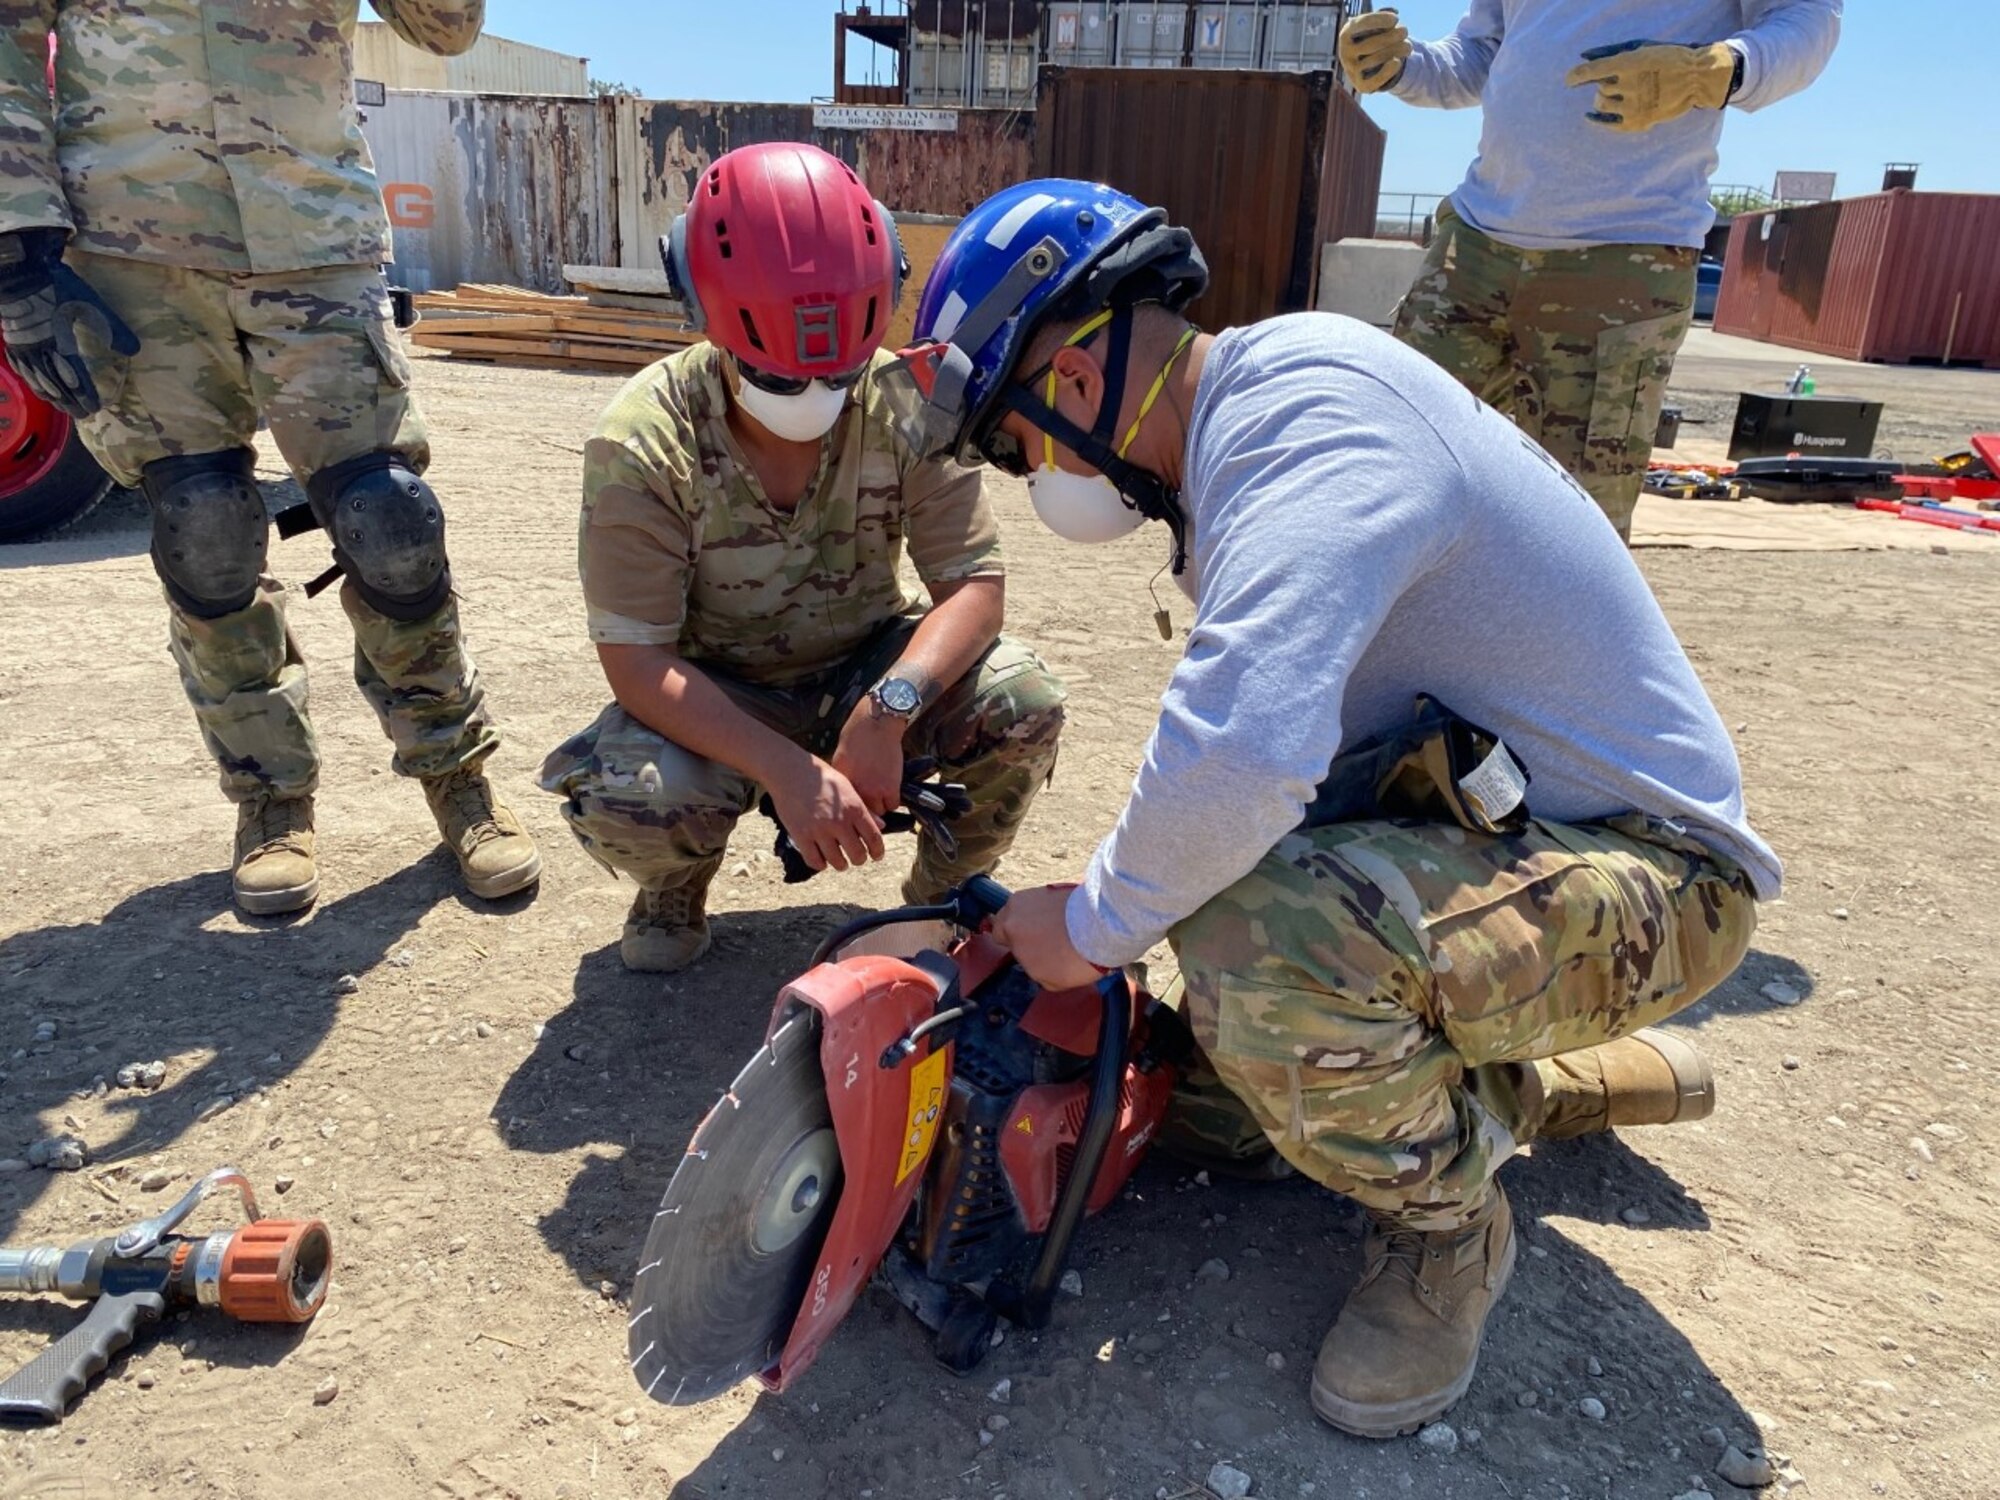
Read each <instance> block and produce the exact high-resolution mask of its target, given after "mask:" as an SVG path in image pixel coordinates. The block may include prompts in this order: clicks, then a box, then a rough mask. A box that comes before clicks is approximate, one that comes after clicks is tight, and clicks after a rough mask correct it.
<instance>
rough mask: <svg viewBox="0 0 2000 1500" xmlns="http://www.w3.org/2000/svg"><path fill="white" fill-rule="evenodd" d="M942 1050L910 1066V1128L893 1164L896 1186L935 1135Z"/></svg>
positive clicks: (940, 1098) (940, 1100)
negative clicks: (900, 1155) (898, 1157)
mask: <svg viewBox="0 0 2000 1500" xmlns="http://www.w3.org/2000/svg"><path fill="white" fill-rule="evenodd" d="M944 1059H945V1054H944V1049H943V1048H942V1047H940V1048H939V1049H938V1050H937V1051H935V1052H933V1053H932V1054H931V1055H930V1056H929V1057H927V1058H925V1059H924V1060H923V1061H922V1062H920V1063H918V1064H917V1065H916V1066H915V1067H914V1068H912V1069H910V1113H909V1124H910V1131H909V1134H908V1135H907V1136H905V1137H904V1139H903V1159H902V1160H901V1161H900V1162H898V1163H897V1165H896V1183H897V1185H898V1186H899V1187H900V1186H901V1185H902V1182H903V1179H904V1178H906V1177H908V1176H909V1175H910V1174H911V1173H912V1172H914V1171H916V1169H917V1167H918V1166H919V1165H920V1164H921V1163H922V1162H923V1159H924V1158H925V1157H926V1156H928V1155H930V1150H931V1141H932V1140H933V1139H934V1138H935V1137H936V1135H937V1123H938V1112H939V1110H940V1109H941V1108H942V1107H943V1105H944Z"/></svg>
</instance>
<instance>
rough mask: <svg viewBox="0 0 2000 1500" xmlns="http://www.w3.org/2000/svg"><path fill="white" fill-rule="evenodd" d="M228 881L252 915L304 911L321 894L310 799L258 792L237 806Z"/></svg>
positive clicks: (273, 915)
mask: <svg viewBox="0 0 2000 1500" xmlns="http://www.w3.org/2000/svg"><path fill="white" fill-rule="evenodd" d="M229 884H230V889H231V891H232V893H233V894H234V895H235V897H236V904H237V905H238V906H240V907H241V908H243V910H244V911H246V912H248V913H249V914H250V915H251V916H253V917H275V916H279V915H281V914H282V913H284V912H289V911H303V910H304V909H305V908H306V907H308V906H311V905H312V904H313V901H314V899H315V898H317V897H318V895H319V870H318V868H317V867H316V866H315V865H314V864H313V800H312V798H311V797H282V798H281V797H271V796H262V795H260V796H255V797H252V798H250V800H249V801H247V802H239V803H237V804H236V862H235V864H234V865H232V866H231V867H230V875H229Z"/></svg>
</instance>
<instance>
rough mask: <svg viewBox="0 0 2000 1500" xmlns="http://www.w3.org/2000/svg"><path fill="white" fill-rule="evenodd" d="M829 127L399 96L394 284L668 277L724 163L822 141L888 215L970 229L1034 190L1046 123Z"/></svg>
mask: <svg viewBox="0 0 2000 1500" xmlns="http://www.w3.org/2000/svg"><path fill="white" fill-rule="evenodd" d="M889 114H890V116H891V120H892V123H891V124H890V125H887V126H879V127H878V126H871V127H869V128H865V129H850V128H846V127H844V126H834V125H827V126H824V127H822V126H821V125H819V124H817V123H816V121H815V117H816V111H815V109H814V107H813V106H812V105H809V104H722V103H711V102H706V101H663V100H650V99H635V98H631V97H618V98H604V99H523V98H510V97H502V96H498V95H490V94H455V93H440V92H427V91H411V90H393V89H392V90H390V91H389V94H388V98H387V103H386V104H384V105H379V106H374V107H371V108H369V109H368V110H366V111H364V116H365V118H364V121H363V126H362V129H363V132H364V134H365V135H366V136H367V139H368V143H369V146H370V148H371V150H372V151H373V153H374V157H375V163H376V170H377V172H378V174H379V176H380V178H381V182H382V196H383V200H384V202H385V203H386V204H387V206H388V210H389V219H390V225H391V229H392V232H393V234H394V236H395V249H396V276H397V279H398V280H399V281H400V282H401V283H402V284H404V285H406V286H410V287H412V288H414V289H416V290H418V291H426V290H431V289H434V288H442V287H450V286H456V285H458V284H459V283H461V282H466V281H479V282H500V283H505V284H509V285H514V286H524V287H532V288H535V289H537V290H540V291H550V292H556V291H562V290H564V286H563V280H562V267H563V266H565V265H607V266H629V267H634V268H639V269H645V270H654V269H657V268H658V266H659V263H660V262H659V239H660V236H661V235H663V234H665V233H666V232H667V229H668V227H669V226H670V225H671V224H672V223H673V220H674V216H675V215H676V214H678V213H680V212H681V210H682V209H684V208H685V207H686V206H687V200H688V194H689V192H690V191H692V189H693V187H694V184H695V182H696V181H697V180H698V179H699V177H700V175H701V173H702V172H704V171H705V170H707V168H708V165H709V163H710V162H712V161H714V160H715V158H716V157H718V156H720V155H722V154H723V153H724V152H725V151H729V150H732V149H734V148H735V147H737V146H747V145H751V144H753V143H755V142H758V141H811V142H812V143H813V144H815V145H817V146H820V147H821V148H823V149H824V150H827V151H830V152H832V153H833V154H834V155H835V156H838V157H839V158H841V160H843V161H845V162H847V163H848V164H849V165H850V166H852V167H853V168H854V169H855V171H856V172H858V173H859V174H860V175H861V178H862V180H863V181H864V182H866V183H867V184H868V186H869V189H870V191H872V192H873V193H874V194H875V196H876V197H878V198H880V199H881V200H882V201H883V202H884V203H886V204H887V205H888V206H889V207H890V208H892V209H896V210H900V211H905V212H910V213H923V214H944V215H948V216H951V217H953V218H956V217H958V216H960V215H963V214H964V213H965V212H966V211H967V210H968V209H970V208H971V207H972V206H973V205H974V204H976V203H979V202H980V201H982V200H983V199H985V198H986V197H988V196H990V195H991V194H993V193H995V192H997V191H999V189H1000V188H1002V187H1004V186H1006V185H1008V184H1009V183H1014V182H1019V181H1021V180H1022V179H1024V178H1026V177H1028V176H1029V175H1031V170H1032V140H1033V135H1034V117H1033V116H1032V115H1030V114H1024V113H1023V112H1021V111H1019V110H1004V111H1003V110H972V109H964V110H957V111H955V112H953V114H952V115H951V116H950V120H951V124H950V128H948V129H903V128H896V126H897V125H900V124H903V123H908V122H904V121H901V120H899V119H897V118H896V112H895V111H890V112H889Z"/></svg>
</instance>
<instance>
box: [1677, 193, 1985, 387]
mask: <svg viewBox="0 0 2000 1500" xmlns="http://www.w3.org/2000/svg"><path fill="white" fill-rule="evenodd" d="M1715 329H1716V332H1718V333H1734V334H1740V335H1743V336H1744V337H1746V338H1753V339H1765V340H1768V341H1769V342H1771V343H1775V344H1786V345H1789V346H1791V347H1792V348H1795V349H1806V350H1810V351H1812V352H1813V353H1815V354H1831V355H1835V356H1838V357H1840V358H1843V359H1867V360H1881V361H1885V362H1887V363H1890V364H1953V365H1983V366H1985V367H1986V368H1988V369H2000V195H1994V194H1980V193H1917V192H1911V191H1910V190H1908V189H1906V188H1898V189H1897V190H1896V191H1894V192H1889V193H1874V194H1871V195H1869V196H1868V197H1865V198H1844V199H1839V200H1837V201H1835V202H1832V203H1815V204H1811V205H1809V206H1807V207H1804V208H1781V209H1774V210H1772V211H1770V212H1768V213H1761V214H1745V215H1744V216H1742V217H1741V218H1739V219H1737V220H1736V223H1735V225H1734V227H1733V228H1732V229H1731V231H1730V235H1729V255H1728V259H1727V262H1726V264H1725V267H1724V270H1723V276H1722V292H1721V295H1720V297H1719V298H1718V299H1717V302H1716V308H1715Z"/></svg>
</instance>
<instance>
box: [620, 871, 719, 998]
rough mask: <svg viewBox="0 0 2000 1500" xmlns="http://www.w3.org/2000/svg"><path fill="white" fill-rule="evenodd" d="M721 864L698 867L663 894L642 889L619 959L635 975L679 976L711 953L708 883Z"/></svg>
mask: <svg viewBox="0 0 2000 1500" xmlns="http://www.w3.org/2000/svg"><path fill="white" fill-rule="evenodd" d="M721 865H722V861H721V860H720V859H715V860H710V861H709V862H707V863H706V864H702V865H697V866H696V867H695V870H694V873H693V874H692V875H691V876H689V878H688V879H687V880H685V881H683V882H682V883H681V884H679V885H676V886H670V887H668V888H667V889H666V890H663V891H655V890H647V889H646V888H644V887H643V886H642V887H641V888H640V890H639V894H638V895H637V896H635V897H634V898H633V900H632V911H631V914H630V915H629V916H627V917H626V918H625V936H624V938H623V939H622V940H621V941H620V942H619V944H618V956H619V957H620V958H622V959H624V960H625V967H626V968H628V969H630V970H631V971H632V972H633V973H635V974H677V973H679V972H680V971H681V970H682V969H685V968H687V967H688V966H689V965H690V964H692V963H693V962H694V961H695V960H696V959H698V958H700V957H701V956H702V954H704V953H706V952H708V945H709V933H708V913H707V911H706V910H705V908H704V903H705V902H706V901H707V900H708V883H709V882H710V881H711V880H713V879H714V878H715V872H716V870H717V869H719V868H720V867H721Z"/></svg>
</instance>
